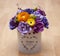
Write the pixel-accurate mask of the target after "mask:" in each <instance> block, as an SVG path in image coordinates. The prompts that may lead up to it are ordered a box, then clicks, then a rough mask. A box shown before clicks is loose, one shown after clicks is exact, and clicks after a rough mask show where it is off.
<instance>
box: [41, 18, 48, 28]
mask: <svg viewBox="0 0 60 56" xmlns="http://www.w3.org/2000/svg"><path fill="white" fill-rule="evenodd" d="M41 22H43V23H44V27H45V28H48V26H49V23H48V20H47V18H46V17H44V18H43V19H42V21H41Z"/></svg>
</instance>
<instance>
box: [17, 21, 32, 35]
mask: <svg viewBox="0 0 60 56" xmlns="http://www.w3.org/2000/svg"><path fill="white" fill-rule="evenodd" d="M17 30H18V31H19V32H20V33H22V34H25V33H28V32H30V31H31V30H32V28H31V27H30V26H29V25H28V24H27V23H26V22H20V23H19V25H18V27H17Z"/></svg>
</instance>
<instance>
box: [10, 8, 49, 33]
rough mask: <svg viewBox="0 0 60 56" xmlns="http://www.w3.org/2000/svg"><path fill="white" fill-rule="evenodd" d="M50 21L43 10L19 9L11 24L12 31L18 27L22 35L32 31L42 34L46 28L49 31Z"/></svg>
mask: <svg viewBox="0 0 60 56" xmlns="http://www.w3.org/2000/svg"><path fill="white" fill-rule="evenodd" d="M48 25H49V23H48V20H47V18H46V14H45V12H44V11H43V10H41V9H38V8H35V9H31V8H28V9H24V10H23V9H19V10H18V11H17V13H16V15H15V16H14V17H12V19H11V20H10V22H9V27H10V29H11V30H13V29H15V28H16V27H17V30H18V31H19V32H20V33H21V34H26V33H28V32H30V31H32V30H33V31H34V32H35V33H38V32H42V31H43V30H44V27H45V28H47V29H48Z"/></svg>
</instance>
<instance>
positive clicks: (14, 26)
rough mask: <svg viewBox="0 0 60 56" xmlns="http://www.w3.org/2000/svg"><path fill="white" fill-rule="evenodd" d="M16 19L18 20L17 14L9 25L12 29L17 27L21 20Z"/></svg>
mask: <svg viewBox="0 0 60 56" xmlns="http://www.w3.org/2000/svg"><path fill="white" fill-rule="evenodd" d="M15 20H16V16H14V17H13V18H12V19H11V20H10V22H9V26H10V29H11V30H13V29H15V28H16V27H17V26H18V24H19V22H17V21H15Z"/></svg>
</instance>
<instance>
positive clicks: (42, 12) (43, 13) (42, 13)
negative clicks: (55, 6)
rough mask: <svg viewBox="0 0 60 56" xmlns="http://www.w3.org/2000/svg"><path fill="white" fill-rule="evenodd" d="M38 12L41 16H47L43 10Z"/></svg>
mask: <svg viewBox="0 0 60 56" xmlns="http://www.w3.org/2000/svg"><path fill="white" fill-rule="evenodd" d="M37 11H38V12H39V13H40V14H41V15H43V16H46V14H45V12H44V11H43V10H41V9H38V10H37Z"/></svg>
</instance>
